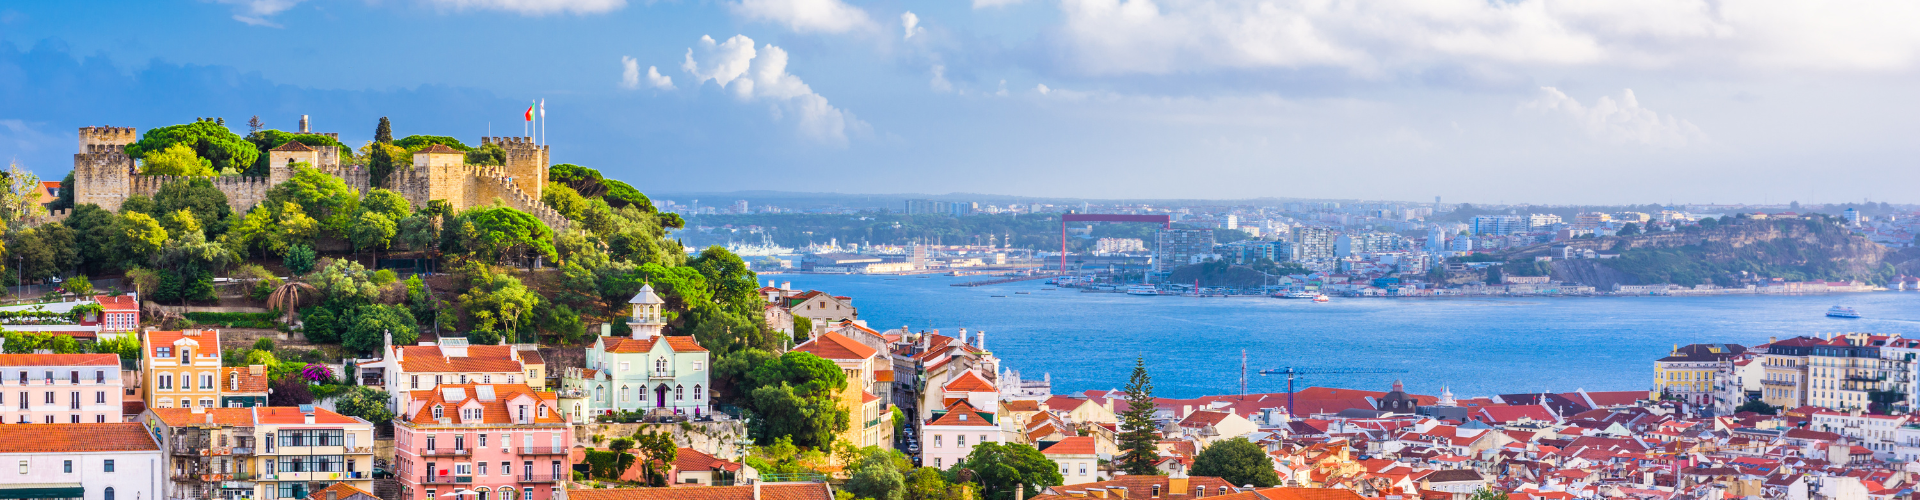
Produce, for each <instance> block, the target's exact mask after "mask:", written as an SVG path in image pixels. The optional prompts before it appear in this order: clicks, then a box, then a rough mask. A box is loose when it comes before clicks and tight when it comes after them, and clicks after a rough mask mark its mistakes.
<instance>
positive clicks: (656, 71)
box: [647, 66, 673, 90]
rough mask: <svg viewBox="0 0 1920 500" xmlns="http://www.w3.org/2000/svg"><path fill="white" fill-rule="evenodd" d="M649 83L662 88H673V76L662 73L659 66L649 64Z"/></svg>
mask: <svg viewBox="0 0 1920 500" xmlns="http://www.w3.org/2000/svg"><path fill="white" fill-rule="evenodd" d="M647 85H652V86H653V88H656V89H660V90H673V77H671V76H667V75H662V74H660V68H659V67H657V66H647Z"/></svg>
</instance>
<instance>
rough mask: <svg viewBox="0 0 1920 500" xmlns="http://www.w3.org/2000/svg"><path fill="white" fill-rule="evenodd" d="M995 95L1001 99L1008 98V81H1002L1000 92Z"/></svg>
mask: <svg viewBox="0 0 1920 500" xmlns="http://www.w3.org/2000/svg"><path fill="white" fill-rule="evenodd" d="M993 95H997V96H1000V97H1006V96H1007V81H1006V80H1005V79H1002V80H1000V91H999V92H994V93H993Z"/></svg>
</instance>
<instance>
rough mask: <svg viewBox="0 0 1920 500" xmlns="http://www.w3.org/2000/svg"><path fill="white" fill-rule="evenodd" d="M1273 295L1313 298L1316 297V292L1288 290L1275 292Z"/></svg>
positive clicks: (1290, 297)
mask: <svg viewBox="0 0 1920 500" xmlns="http://www.w3.org/2000/svg"><path fill="white" fill-rule="evenodd" d="M1273 296H1275V297H1279V298H1283V299H1311V298H1314V297H1315V294H1314V293H1313V292H1287V293H1276V294H1273Z"/></svg>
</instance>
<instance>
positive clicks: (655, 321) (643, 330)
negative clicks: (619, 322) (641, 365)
mask: <svg viewBox="0 0 1920 500" xmlns="http://www.w3.org/2000/svg"><path fill="white" fill-rule="evenodd" d="M627 303H628V304H633V316H630V317H628V318H627V328H630V329H632V330H633V338H636V339H640V340H647V339H651V338H654V337H657V336H659V335H660V332H661V330H662V329H664V328H666V327H667V321H666V319H665V318H663V317H661V315H660V307H661V306H662V305H665V304H666V303H667V301H665V300H660V296H659V295H655V294H654V293H653V285H652V284H646V285H641V286H640V293H639V294H636V295H634V296H633V300H629V301H627Z"/></svg>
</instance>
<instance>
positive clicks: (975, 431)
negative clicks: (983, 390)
mask: <svg viewBox="0 0 1920 500" xmlns="http://www.w3.org/2000/svg"><path fill="white" fill-rule="evenodd" d="M992 415H993V414H991V413H983V412H980V411H977V410H974V408H973V405H970V404H967V402H966V401H965V400H961V401H955V402H954V403H953V406H950V407H948V408H947V409H946V411H944V412H940V413H938V414H936V415H934V416H933V418H931V419H928V420H927V423H926V424H925V425H923V426H921V432H922V433H923V434H924V437H923V438H922V439H924V441H922V443H921V448H920V451H921V454H920V464H921V465H923V466H926V467H933V468H936V469H945V468H948V467H952V466H953V464H954V463H957V462H959V461H960V460H961V459H964V458H966V457H967V455H968V454H971V453H973V445H976V444H980V443H991V442H999V441H1000V426H999V425H998V424H995V423H993V417H992Z"/></svg>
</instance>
